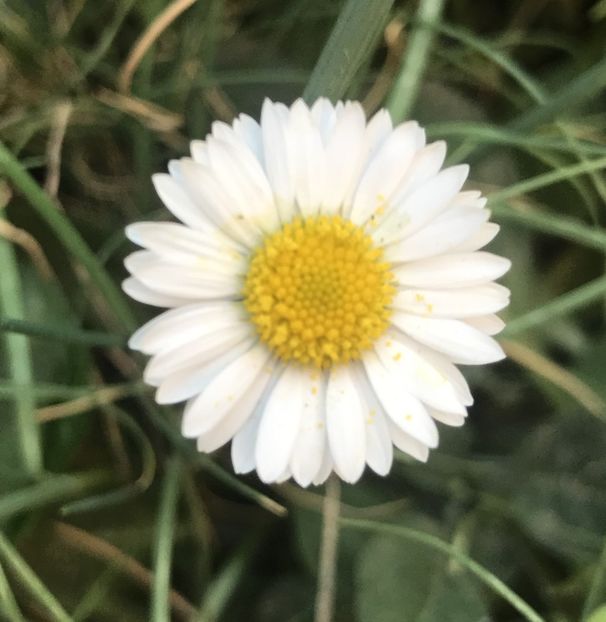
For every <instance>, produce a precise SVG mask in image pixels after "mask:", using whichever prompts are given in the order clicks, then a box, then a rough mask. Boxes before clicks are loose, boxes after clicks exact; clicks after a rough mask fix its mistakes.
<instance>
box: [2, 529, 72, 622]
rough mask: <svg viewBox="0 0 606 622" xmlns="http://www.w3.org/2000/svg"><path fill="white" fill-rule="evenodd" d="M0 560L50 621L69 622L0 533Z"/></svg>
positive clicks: (52, 597)
mask: <svg viewBox="0 0 606 622" xmlns="http://www.w3.org/2000/svg"><path fill="white" fill-rule="evenodd" d="M0 558H1V559H2V561H3V562H4V564H5V565H6V567H7V568H10V570H11V571H12V573H13V574H14V575H15V576H16V577H17V579H18V580H19V583H20V585H21V586H22V587H23V588H24V589H25V590H27V591H28V592H29V593H30V594H31V596H32V597H33V598H34V599H35V600H36V601H37V602H38V603H39V604H40V605H41V606H42V607H43V608H44V610H45V611H46V612H47V613H48V614H49V616H50V617H51V619H52V620H55V621H56V622H71V620H72V619H71V617H70V616H69V615H68V613H67V612H66V611H65V609H63V607H62V605H61V603H59V601H58V600H57V599H56V598H55V597H54V596H53V595H52V594H51V592H50V591H49V590H48V588H47V587H46V586H45V585H44V583H42V581H40V579H39V578H38V576H37V575H36V573H35V572H34V571H33V570H32V569H31V568H30V566H29V565H28V564H27V562H26V561H25V560H24V559H23V558H22V557H21V555H19V553H18V552H17V549H15V547H13V545H12V544H11V543H10V542H9V540H8V539H7V538H6V537H5V536H4V534H2V533H0Z"/></svg>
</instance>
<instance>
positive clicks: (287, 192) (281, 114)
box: [261, 99, 295, 223]
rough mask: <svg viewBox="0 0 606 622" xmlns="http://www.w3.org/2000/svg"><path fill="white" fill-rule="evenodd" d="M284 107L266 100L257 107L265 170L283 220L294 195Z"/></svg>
mask: <svg viewBox="0 0 606 622" xmlns="http://www.w3.org/2000/svg"><path fill="white" fill-rule="evenodd" d="M287 122H288V109H287V108H286V106H284V105H283V104H274V103H273V102H271V101H269V99H266V100H265V101H264V102H263V108H262V110H261V132H262V136H263V158H264V162H265V173H266V174H267V178H268V179H269V183H270V185H271V187H272V189H273V193H274V198H275V201H276V205H277V207H278V213H279V214H280V219H281V220H282V222H283V223H286V222H288V221H289V220H290V219H291V217H292V215H293V203H294V198H295V191H294V181H293V171H292V165H291V162H290V149H289V142H288V135H287Z"/></svg>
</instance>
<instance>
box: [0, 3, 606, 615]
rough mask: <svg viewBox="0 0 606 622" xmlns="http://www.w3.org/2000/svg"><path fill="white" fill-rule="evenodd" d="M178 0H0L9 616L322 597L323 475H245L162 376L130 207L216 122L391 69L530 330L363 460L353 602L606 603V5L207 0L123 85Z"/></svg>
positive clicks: (0, 301)
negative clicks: (421, 427) (138, 51)
mask: <svg viewBox="0 0 606 622" xmlns="http://www.w3.org/2000/svg"><path fill="white" fill-rule="evenodd" d="M167 4H168V3H165V2H162V1H160V0H140V1H138V2H134V1H133V0H120V1H118V2H109V1H101V2H97V3H90V2H81V1H79V0H58V1H56V2H48V3H36V2H34V3H32V2H26V1H25V0H6V1H5V2H3V3H2V5H1V8H0V12H1V14H2V16H1V18H0V225H2V226H1V227H0V233H2V232H4V231H7V230H9V229H10V230H11V231H15V229H14V228H17V230H23V231H25V232H27V234H28V235H29V238H28V239H29V240H30V242H29V245H28V244H25V245H20V244H16V243H14V241H13V239H12V238H10V237H4V236H0V417H1V424H0V425H1V427H0V429H1V431H2V433H1V434H0V619H3V620H4V619H6V620H9V621H13V620H15V621H20V620H28V621H29V620H32V621H37V620H41V621H46V620H74V621H75V620H78V621H80V620H90V621H94V622H97V621H99V622H105V621H108V622H110V621H113V620H124V621H128V622H130V621H144V620H154V621H158V622H159V621H164V620H166V621H168V620H170V619H174V620H186V619H191V620H199V621H204V622H228V621H229V622H231V621H240V620H249V621H250V622H309V621H311V620H313V612H314V599H315V591H316V583H317V563H318V550H319V540H320V533H321V525H320V509H321V507H322V494H323V490H322V489H314V488H312V489H310V490H309V491H300V490H298V489H297V488H295V487H294V486H292V485H290V484H285V485H281V486H275V487H272V488H268V487H266V486H263V485H261V484H260V483H259V481H258V480H257V478H256V477H254V476H247V477H244V478H241V477H237V476H235V475H233V473H232V470H231V465H230V460H229V451H228V450H222V451H219V452H217V454H216V455H213V456H210V457H208V456H204V455H199V454H198V453H197V452H196V450H195V447H194V445H193V443H192V442H190V441H188V440H185V439H183V438H182V437H181V434H180V432H179V415H180V413H179V410H180V409H179V408H178V407H176V408H164V407H159V406H157V405H156V404H155V403H154V402H153V399H152V398H151V392H150V391H148V390H147V389H145V388H144V387H142V384H141V373H142V368H143V365H144V361H143V360H142V359H140V358H139V357H137V356H134V355H133V354H132V353H131V352H129V351H128V349H127V348H126V347H125V342H126V339H127V337H128V334H129V333H130V332H131V331H132V330H133V328H134V327H136V326H138V325H139V324H140V323H142V322H144V321H145V320H147V319H149V318H150V317H151V316H152V315H153V310H150V309H148V308H146V307H144V306H143V305H139V304H136V303H134V302H132V301H130V300H128V299H127V298H126V296H125V295H124V294H123V293H122V291H121V289H120V281H121V280H122V279H123V278H124V276H125V273H124V269H123V267H122V265H121V260H122V258H123V257H124V256H125V254H126V253H127V252H129V250H130V249H131V246H130V244H129V243H127V242H126V240H125V239H124V236H123V233H122V231H123V227H124V226H125V225H126V224H128V223H130V222H133V221H136V220H140V219H156V220H157V219H162V218H165V217H166V213H165V211H164V210H163V208H162V206H161V204H160V202H159V200H158V199H157V198H156V197H155V196H154V194H153V191H152V187H151V183H150V175H151V174H152V173H154V172H156V171H162V170H164V169H165V167H166V164H167V162H168V160H169V159H171V158H174V157H179V156H182V155H184V154H185V153H186V151H187V144H188V140H189V139H190V138H192V137H196V138H200V137H203V136H204V134H205V133H206V132H207V131H208V129H209V127H210V124H211V123H212V122H213V121H214V120H215V119H229V117H230V115H231V114H232V113H233V111H242V112H247V113H249V114H251V115H253V116H258V114H259V111H260V107H261V103H262V101H263V98H264V97H270V98H272V99H275V100H284V101H287V102H290V101H292V100H294V99H295V98H296V97H299V96H303V97H305V98H306V100H307V101H313V100H314V99H315V97H317V96H318V95H326V96H328V97H330V98H332V99H338V98H343V97H349V98H356V99H360V100H362V101H365V100H366V96H367V95H368V94H369V93H371V91H372V94H373V97H369V98H368V100H366V101H367V102H372V101H377V98H378V99H379V100H380V101H381V102H382V105H384V106H386V107H388V108H389V109H390V111H391V112H392V114H393V115H394V117H395V118H396V119H398V120H400V119H404V118H416V119H418V120H419V121H420V122H421V123H422V124H423V125H425V126H426V127H427V130H428V135H429V137H430V138H431V139H432V140H437V139H440V138H444V139H446V140H447V141H448V144H449V161H450V162H457V161H467V162H470V163H471V165H472V169H471V170H472V172H471V179H472V182H470V187H471V185H472V184H474V183H475V184H476V185H477V186H478V187H480V188H481V189H482V190H484V191H485V193H486V195H487V196H488V198H489V207H490V209H491V210H492V211H493V216H494V219H495V220H496V221H497V222H498V223H499V224H500V225H501V227H502V230H501V234H500V235H499V237H498V238H497V240H496V242H495V243H494V244H493V248H494V250H495V252H498V253H501V254H503V255H506V256H508V257H510V258H511V259H512V261H513V268H512V270H511V272H510V274H509V275H508V276H507V277H506V279H505V282H506V284H507V286H508V287H510V288H511V290H512V305H511V307H510V309H508V311H507V314H506V315H507V319H508V321H509V325H508V328H507V331H506V333H505V336H506V338H507V340H508V341H509V342H511V341H512V340H513V343H514V345H515V346H517V347H515V352H516V353H517V354H516V355H515V356H513V355H512V358H511V359H510V360H508V361H506V362H504V363H502V364H499V365H496V366H491V367H488V368H485V369H470V370H468V371H466V374H467V375H468V376H469V378H470V380H471V382H472V384H473V387H472V388H473V392H474V395H475V396H476V403H475V405H474V406H473V408H472V409H471V413H470V417H469V421H468V423H467V424H466V425H465V426H464V427H463V428H457V429H444V428H443V427H442V428H441V443H440V447H439V448H438V449H437V450H436V451H434V452H433V454H432V456H431V457H430V459H429V461H428V463H427V464H418V463H413V462H412V461H410V460H408V459H406V458H405V457H403V456H401V455H400V456H398V460H397V461H396V462H395V464H394V468H393V470H392V473H391V474H390V475H389V476H388V477H387V478H378V477H375V476H372V475H370V474H366V475H365V476H364V478H363V479H362V481H361V482H360V483H359V484H357V485H356V486H353V487H352V486H345V485H344V486H342V501H343V506H342V521H341V523H340V535H339V558H338V566H337V585H336V608H335V611H336V613H335V619H334V622H351V621H353V622H402V621H403V622H409V621H411V622H413V621H414V622H442V621H443V620H449V621H451V622H479V621H480V620H488V619H490V620H495V621H498V622H514V621H517V620H522V619H524V620H534V621H538V620H546V621H547V620H549V621H554V622H578V621H591V622H599V621H600V620H603V615H604V613H603V612H604V605H605V604H606V546H605V544H604V543H605V541H606V426H605V425H604V418H603V417H602V416H601V415H603V414H604V413H602V412H601V411H600V412H597V411H596V412H594V411H593V410H591V408H587V404H588V403H589V404H593V405H595V404H598V406H596V407H595V408H596V409H598V410H599V408H601V404H603V401H604V400H606V372H605V371H604V370H605V369H606V305H605V302H606V283H605V280H604V279H605V277H604V276H603V273H604V268H605V265H606V262H605V257H604V255H605V254H606V230H605V229H604V226H605V225H606V205H605V201H606V178H605V171H606V114H605V112H604V110H605V109H606V108H605V106H606V60H605V59H604V47H603V39H604V31H605V29H606V14H605V13H604V2H603V1H602V2H597V1H596V2H594V3H589V6H586V3H582V2H568V3H554V2H552V3H549V2H544V3H541V2H537V1H536V0H519V1H518V2H515V3H472V2H469V1H468V0H448V1H444V2H442V1H440V0H418V1H412V0H411V1H408V0H397V1H395V2H394V1H393V0H368V1H362V0H346V1H344V2H343V1H335V2H325V1H324V0H288V1H287V2H278V1H277V0H238V1H235V0H207V1H205V0H199V1H198V2H195V3H194V4H193V5H192V6H190V7H189V8H187V9H186V12H185V14H183V15H181V16H179V17H177V19H176V20H175V21H174V22H173V23H172V24H170V26H168V27H167V28H166V29H165V31H164V32H162V34H161V35H160V37H159V38H158V39H157V40H156V41H155V43H154V44H153V45H152V46H151V48H150V49H149V51H148V52H147V54H146V55H145V56H144V58H143V60H142V62H141V64H140V65H139V67H138V68H137V69H136V70H135V72H134V75H133V81H132V92H131V93H130V94H129V93H126V94H125V93H119V84H120V76H121V75H122V73H121V72H122V70H123V65H124V62H125V61H126V59H127V57H128V55H129V52H130V51H131V49H132V48H133V46H134V45H135V43H136V41H137V40H138V38H139V37H140V36H141V34H142V33H143V32H144V31H145V30H146V28H147V27H148V26H149V25H150V24H151V23H152V22H153V20H154V19H155V18H156V17H157V16H158V15H159V14H160V13H161V11H162V10H163V9H165V8H166V6H167ZM592 4H593V6H592ZM385 27H388V29H389V32H390V33H391V34H393V32H395V31H396V30H397V28H398V27H401V33H400V35H399V37H396V39H395V40H394V39H393V37H392V38H391V39H390V41H391V44H392V45H393V48H392V49H391V50H390V51H389V52H388V50H387V48H386V44H385V39H384V37H383V33H384V29H385ZM394 55H397V58H395V56H394ZM66 105H67V109H69V115H68V116H67V119H66V123H65V126H64V127H62V126H61V122H62V121H61V119H62V116H61V114H62V112H61V111H63V112H65V110H66ZM369 105H372V104H369ZM369 112H372V110H369ZM63 119H64V120H65V116H64V117H63ZM62 133H64V138H63V139H62V140H59V141H57V138H56V137H57V136H61V134H62ZM57 156H59V157H57ZM49 178H50V181H52V182H54V183H55V184H56V183H57V182H58V184H59V185H58V192H57V193H56V196H55V195H54V194H52V193H50V194H49V192H48V191H47V189H48V188H52V184H49ZM7 222H8V223H10V225H12V227H13V228H12V229H11V228H10V227H9V228H7V227H6V226H4V225H5V223H7ZM32 240H33V242H34V243H33V246H32V243H31V241H32ZM36 248H37V249H38V251H35V250H34V251H32V249H36ZM40 251H41V252H42V253H43V254H44V257H45V258H46V261H47V262H48V264H49V265H50V267H51V269H52V270H51V272H52V274H51V275H50V276H49V274H48V273H47V271H45V270H43V269H41V262H40V256H39V252H40ZM36 253H38V254H36ZM512 352H513V350H512ZM525 353H526V354H525ZM528 353H530V356H529V355H528ZM51 407H52V408H51ZM588 410H590V411H591V412H593V414H598V415H599V416H598V417H592V416H590V415H589V414H588V412H587V411H588ZM75 528H77V529H75ZM600 616H602V617H600Z"/></svg>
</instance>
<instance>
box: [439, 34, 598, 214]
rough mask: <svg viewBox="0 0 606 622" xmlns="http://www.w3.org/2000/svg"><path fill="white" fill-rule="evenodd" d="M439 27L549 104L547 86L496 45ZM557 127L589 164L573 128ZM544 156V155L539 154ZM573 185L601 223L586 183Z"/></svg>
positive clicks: (465, 148)
mask: <svg viewBox="0 0 606 622" xmlns="http://www.w3.org/2000/svg"><path fill="white" fill-rule="evenodd" d="M435 28H436V29H437V30H438V31H439V32H441V33H443V34H446V35H447V36H449V37H451V38H453V39H455V40H457V41H459V42H461V43H463V44H465V45H466V46H468V47H469V48H470V49H473V50H476V51H478V52H480V53H481V54H482V55H484V56H485V57H486V58H488V59H489V60H490V61H491V62H493V63H494V64H495V65H496V66H497V67H500V68H501V69H502V70H503V71H504V72H505V73H506V74H508V75H509V76H510V77H511V78H513V79H514V80H515V81H516V82H517V83H518V84H519V85H520V86H521V87H522V89H524V91H526V93H528V95H530V97H531V98H532V99H533V100H534V102H535V103H537V104H540V105H544V104H545V103H546V102H548V101H549V99H550V96H549V94H548V93H547V92H546V90H545V89H544V88H543V86H542V85H541V84H540V83H539V82H538V81H536V80H534V79H533V78H532V77H531V76H530V75H529V74H528V73H527V72H526V71H524V69H522V67H521V66H520V65H518V64H517V63H516V62H515V61H513V60H512V59H511V58H510V57H509V56H507V55H506V54H503V53H502V52H501V51H500V50H498V49H495V48H494V46H493V45H491V44H490V43H488V42H487V41H485V40H483V39H482V38H480V37H477V36H475V35H474V34H473V33H471V32H469V31H468V30H465V29H463V28H457V27H454V26H449V25H446V24H435ZM554 121H555V126H556V128H557V129H558V130H559V131H560V132H561V133H562V135H563V136H564V137H565V139H566V141H567V143H568V145H569V146H570V149H571V151H572V152H573V153H574V154H575V156H577V158H578V159H579V160H580V161H581V162H586V161H587V160H586V158H585V156H584V154H583V152H582V151H581V150H580V149H579V148H578V142H579V141H578V140H577V139H576V137H575V136H574V135H573V134H572V133H571V131H570V129H569V128H568V126H567V125H566V124H565V123H562V122H561V121H558V120H557V119H554ZM472 149H473V145H470V144H464V145H461V147H459V149H457V151H456V152H455V153H453V154H452V156H451V158H450V159H451V160H454V161H460V160H461V159H463V158H465V157H466V155H467V154H468V153H470V152H471V150H472ZM539 157H540V154H539ZM590 176H591V180H592V182H593V185H594V186H595V188H596V190H597V192H598V194H599V195H600V197H601V198H602V200H606V187H605V185H604V182H603V181H602V179H601V177H600V176H599V175H597V174H596V173H595V172H593V171H592V172H590ZM572 183H573V185H575V187H576V188H577V190H579V193H580V195H581V197H582V198H583V200H584V202H585V203H586V204H587V207H588V210H589V212H590V214H591V215H592V218H593V219H594V221H596V222H597V208H596V206H595V202H594V201H592V199H591V198H590V197H588V196H587V194H588V193H587V192H585V191H584V187H583V186H582V183H581V182H579V181H574V180H573V181H572Z"/></svg>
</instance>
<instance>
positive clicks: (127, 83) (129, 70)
mask: <svg viewBox="0 0 606 622" xmlns="http://www.w3.org/2000/svg"><path fill="white" fill-rule="evenodd" d="M195 2H196V0H174V2H171V4H169V5H168V6H167V7H166V8H165V9H164V10H163V11H162V12H161V13H160V14H159V15H158V16H157V17H156V18H155V19H154V20H153V21H152V23H151V24H150V25H149V26H148V28H147V30H146V31H145V32H144V33H143V34H142V35H141V36H140V37H139V38H138V39H137V41H135V44H134V45H133V47H132V49H131V51H130V53H129V55H128V58H127V59H126V61H125V62H124V64H123V65H122V68H121V69H120V73H119V74H118V89H119V90H120V91H121V92H122V93H128V92H129V91H130V87H131V84H132V81H133V75H134V74H135V71H136V70H137V67H138V66H139V64H140V63H141V61H142V60H143V57H144V56H145V53H146V52H147V51H148V50H149V48H150V47H151V46H152V45H153V44H154V42H155V41H156V39H158V37H159V36H160V35H161V34H162V33H163V32H164V31H165V30H166V29H167V28H168V27H169V26H170V25H171V24H172V23H173V22H174V21H175V20H176V19H177V17H179V15H181V13H183V12H184V11H186V10H187V9H188V8H189V7H190V6H191V5H192V4H194V3H195Z"/></svg>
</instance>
